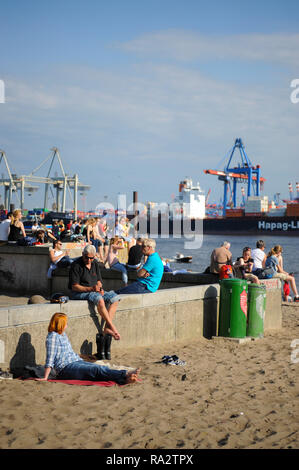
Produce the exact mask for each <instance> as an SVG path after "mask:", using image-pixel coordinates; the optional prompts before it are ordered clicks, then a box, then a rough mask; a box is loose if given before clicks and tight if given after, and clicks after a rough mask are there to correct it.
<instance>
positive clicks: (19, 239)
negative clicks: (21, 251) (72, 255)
mask: <svg viewBox="0 0 299 470" xmlns="http://www.w3.org/2000/svg"><path fill="white" fill-rule="evenodd" d="M53 240H56V237H55V236H54V234H53V233H52V231H51V230H48V229H47V228H46V227H45V226H43V225H38V224H37V223H34V224H33V225H32V228H31V234H30V235H27V234H26V231H25V228H24V224H23V222H22V211H21V210H20V209H16V210H14V211H13V212H8V213H7V216H6V219H4V220H3V221H2V222H1V223H0V242H3V243H8V244H16V245H19V246H28V245H30V246H32V245H43V244H44V243H48V242H51V241H53Z"/></svg>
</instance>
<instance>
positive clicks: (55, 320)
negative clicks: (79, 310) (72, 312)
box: [48, 312, 67, 335]
mask: <svg viewBox="0 0 299 470" xmlns="http://www.w3.org/2000/svg"><path fill="white" fill-rule="evenodd" d="M66 324H67V315H66V314H65V313H59V312H57V313H54V315H52V318H51V320H50V323H49V326H48V332H49V333H51V332H52V331H55V332H56V333H58V334H59V335H61V334H62V332H63V331H64V328H65V325H66Z"/></svg>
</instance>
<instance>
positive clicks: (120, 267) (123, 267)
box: [110, 263, 128, 284]
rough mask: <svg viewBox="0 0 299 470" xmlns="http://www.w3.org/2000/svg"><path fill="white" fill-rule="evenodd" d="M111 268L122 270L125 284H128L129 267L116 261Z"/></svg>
mask: <svg viewBox="0 0 299 470" xmlns="http://www.w3.org/2000/svg"><path fill="white" fill-rule="evenodd" d="M110 269H113V270H114V271H120V272H121V277H122V280H123V282H124V284H128V273H127V268H126V266H125V265H124V264H122V263H115V264H113V265H112V266H111V267H110Z"/></svg>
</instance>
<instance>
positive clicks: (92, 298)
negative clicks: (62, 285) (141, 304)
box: [70, 290, 120, 306]
mask: <svg viewBox="0 0 299 470" xmlns="http://www.w3.org/2000/svg"><path fill="white" fill-rule="evenodd" d="M70 299H71V300H88V302H90V303H92V304H94V305H95V306H97V305H98V303H99V301H100V300H101V299H104V302H105V304H106V303H110V304H113V303H114V302H118V301H119V300H120V299H119V296H118V295H117V294H116V293H115V292H114V291H113V290H110V291H108V292H105V293H104V295H102V294H100V293H99V292H74V291H72V293H71V295H70Z"/></svg>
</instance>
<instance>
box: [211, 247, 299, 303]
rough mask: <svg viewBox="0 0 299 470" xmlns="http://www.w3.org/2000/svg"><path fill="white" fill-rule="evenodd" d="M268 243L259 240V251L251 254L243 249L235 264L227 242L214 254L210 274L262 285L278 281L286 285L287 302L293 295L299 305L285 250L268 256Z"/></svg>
mask: <svg viewBox="0 0 299 470" xmlns="http://www.w3.org/2000/svg"><path fill="white" fill-rule="evenodd" d="M265 248H266V246H265V242H264V241H263V240H258V241H257V242H256V248H254V249H253V250H251V248H250V247H249V246H246V247H244V248H243V251H242V255H241V256H240V257H238V258H237V259H236V261H235V262H233V258H232V253H231V252H230V243H229V242H227V241H224V242H223V243H222V245H221V246H220V247H218V248H215V249H214V250H213V251H212V254H211V260H210V266H209V268H208V269H207V270H206V272H210V273H212V274H215V275H217V276H218V277H219V278H220V279H222V278H225V277H236V278H240V279H246V280H248V281H251V282H254V283H256V284H260V280H261V279H271V278H278V279H281V280H282V281H284V300H287V298H286V297H287V296H288V294H289V292H290V290H289V289H288V286H290V288H291V290H292V291H293V294H294V302H299V295H298V291H297V286H296V281H295V277H294V276H293V273H288V272H287V271H285V270H284V267H283V257H282V253H283V249H282V247H281V246H280V245H275V246H274V247H273V248H271V249H270V251H269V252H268V254H266V253H265Z"/></svg>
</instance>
